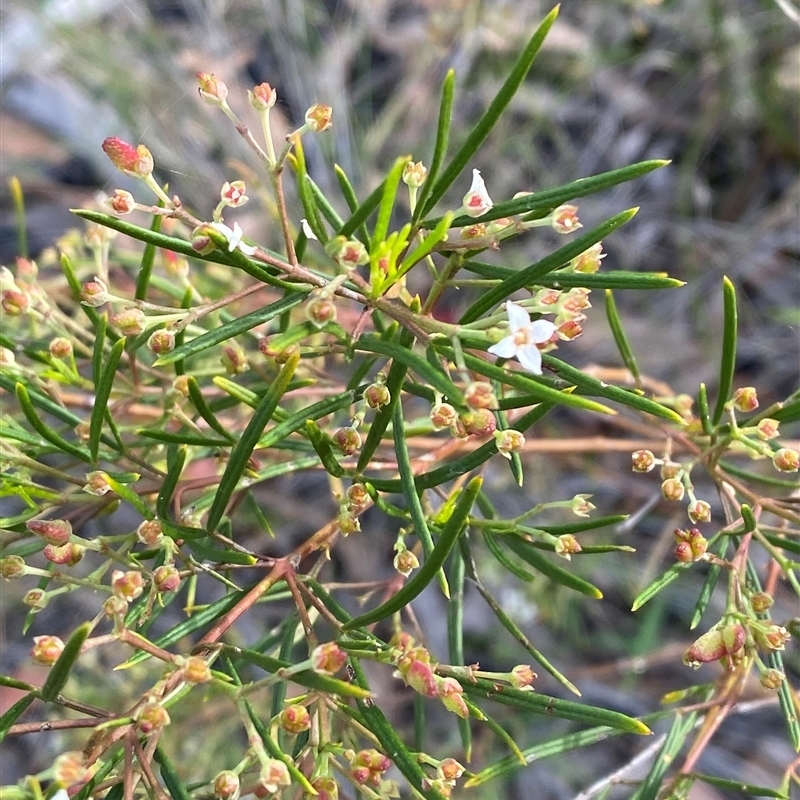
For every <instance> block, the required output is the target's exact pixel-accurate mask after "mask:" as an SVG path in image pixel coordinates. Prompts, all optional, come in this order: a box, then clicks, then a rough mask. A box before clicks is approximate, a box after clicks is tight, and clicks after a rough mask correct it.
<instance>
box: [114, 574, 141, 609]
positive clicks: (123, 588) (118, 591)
mask: <svg viewBox="0 0 800 800" xmlns="http://www.w3.org/2000/svg"><path fill="white" fill-rule="evenodd" d="M111 588H112V590H113V592H114V594H115V595H116V596H117V597H121V598H122V599H123V600H125V601H127V602H128V603H130V602H132V601H133V600H135V599H136V598H137V597H139V596H140V595H141V594H142V592H143V591H144V579H143V578H142V573H141V572H139V571H138V570H129V571H128V572H123V571H122V570H118V569H117V570H114V572H112V573H111Z"/></svg>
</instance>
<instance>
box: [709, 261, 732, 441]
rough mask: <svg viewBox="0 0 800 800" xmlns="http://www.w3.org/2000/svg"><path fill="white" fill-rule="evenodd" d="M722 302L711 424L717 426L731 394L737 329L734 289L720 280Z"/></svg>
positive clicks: (727, 282) (724, 279) (727, 281)
mask: <svg viewBox="0 0 800 800" xmlns="http://www.w3.org/2000/svg"><path fill="white" fill-rule="evenodd" d="M722 300H723V307H724V321H723V324H722V358H721V360H720V365H719V386H718V387H717V403H716V405H715V406H714V413H713V414H712V415H711V422H712V423H713V424H714V425H718V424H719V421H720V420H721V419H722V413H723V412H724V411H725V403H727V402H728V398H729V397H730V394H731V387H732V386H733V373H734V370H735V369H736V335H737V328H738V312H737V309H736V289H735V288H734V286H733V284H732V283H731V281H730V280H729V279H728V278H727V277H725V278H723V279H722Z"/></svg>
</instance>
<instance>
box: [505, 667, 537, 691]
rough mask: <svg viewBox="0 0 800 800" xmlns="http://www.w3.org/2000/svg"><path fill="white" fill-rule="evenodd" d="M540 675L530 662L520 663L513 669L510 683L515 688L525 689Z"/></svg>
mask: <svg viewBox="0 0 800 800" xmlns="http://www.w3.org/2000/svg"><path fill="white" fill-rule="evenodd" d="M538 677H539V676H538V675H537V674H536V673H535V672H534V671H533V670H532V669H531V667H530V665H529V664H518V665H517V666H516V667H514V669H512V670H511V677H510V683H511V685H512V686H513V687H514V688H515V689H524V688H525V687H526V686H530V685H531V684H532V683H533V682H534V681H535V680H536V679H537V678H538Z"/></svg>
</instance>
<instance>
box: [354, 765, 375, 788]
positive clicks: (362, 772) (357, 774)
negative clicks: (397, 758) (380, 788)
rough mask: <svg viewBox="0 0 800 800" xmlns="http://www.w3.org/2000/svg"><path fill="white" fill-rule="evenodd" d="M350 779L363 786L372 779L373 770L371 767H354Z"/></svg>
mask: <svg viewBox="0 0 800 800" xmlns="http://www.w3.org/2000/svg"><path fill="white" fill-rule="evenodd" d="M350 777H351V778H352V779H353V782H354V783H357V784H359V785H361V786H363V785H364V784H365V783H367V781H369V780H370V778H371V777H372V770H371V769H370V768H369V767H353V768H352V769H351V770H350Z"/></svg>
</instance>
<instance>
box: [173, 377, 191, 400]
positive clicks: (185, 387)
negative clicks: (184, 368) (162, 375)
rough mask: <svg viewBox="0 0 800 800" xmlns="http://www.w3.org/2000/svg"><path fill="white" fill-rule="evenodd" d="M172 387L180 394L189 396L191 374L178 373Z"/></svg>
mask: <svg viewBox="0 0 800 800" xmlns="http://www.w3.org/2000/svg"><path fill="white" fill-rule="evenodd" d="M172 388H173V389H174V390H175V391H176V392H177V393H178V394H180V395H183V396H184V397H188V396H189V376H188V375H176V376H175V378H173V380H172Z"/></svg>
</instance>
